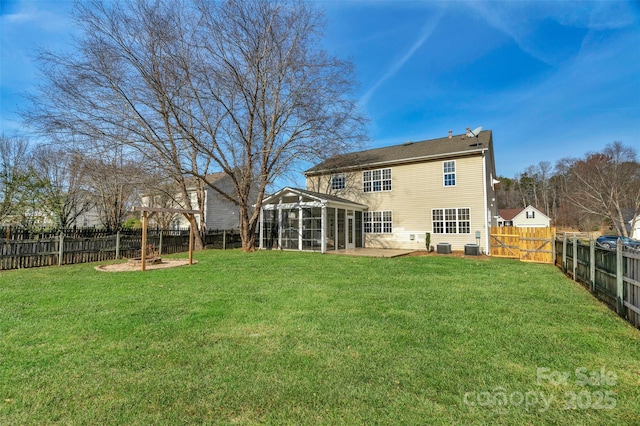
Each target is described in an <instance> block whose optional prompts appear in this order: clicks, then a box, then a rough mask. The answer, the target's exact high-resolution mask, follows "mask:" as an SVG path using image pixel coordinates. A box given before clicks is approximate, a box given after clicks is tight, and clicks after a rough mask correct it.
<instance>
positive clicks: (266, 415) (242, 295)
mask: <svg viewBox="0 0 640 426" xmlns="http://www.w3.org/2000/svg"><path fill="white" fill-rule="evenodd" d="M183 257H184V255H183ZM195 258H196V259H197V260H198V261H199V263H198V264H197V265H193V266H190V267H181V268H175V269H167V270H158V271H147V272H145V273H141V272H127V273H105V272H97V271H95V270H94V269H93V268H94V266H95V264H89V265H77V266H65V267H50V268H40V269H32V270H19V271H3V272H0V424H52V423H61V424H92V425H93V424H114V423H117V424H152V423H154V424H191V423H240V424H252V423H270V424H316V423H323V424H571V425H575V424H618V425H623V424H638V423H640V414H639V413H640V330H637V329H635V328H633V327H631V326H630V325H628V324H627V323H625V322H624V321H623V320H622V319H620V318H618V317H617V316H616V315H615V314H614V313H612V312H611V311H609V310H608V309H607V308H606V307H604V306H603V305H601V304H600V303H598V302H597V301H595V300H594V299H593V298H592V296H590V295H589V294H588V292H587V291H585V290H583V289H582V288H581V287H580V286H579V285H577V284H575V283H573V282H572V281H570V280H568V279H566V278H565V277H564V276H563V275H562V274H561V272H560V271H559V270H558V269H556V268H554V267H553V266H550V265H537V264H526V263H519V262H516V261H510V260H501V259H491V260H481V259H473V258H451V257H436V256H432V257H405V258H395V259H372V258H356V257H344V256H333V255H320V254H308V253H282V252H264V251H263V252H257V253H251V254H244V253H241V252H238V251H227V252H222V251H204V252H196V254H195ZM602 372H604V374H601V373H602Z"/></svg>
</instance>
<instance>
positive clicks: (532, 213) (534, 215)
mask: <svg viewBox="0 0 640 426" xmlns="http://www.w3.org/2000/svg"><path fill="white" fill-rule="evenodd" d="M526 214H527V219H535V218H536V212H533V211H528V212H527V213H526Z"/></svg>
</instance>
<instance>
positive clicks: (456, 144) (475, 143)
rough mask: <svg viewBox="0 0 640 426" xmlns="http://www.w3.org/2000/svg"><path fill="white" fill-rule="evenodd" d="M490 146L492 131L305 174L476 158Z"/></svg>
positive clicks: (391, 149)
mask: <svg viewBox="0 0 640 426" xmlns="http://www.w3.org/2000/svg"><path fill="white" fill-rule="evenodd" d="M492 143H493V137H492V132H491V130H485V131H482V132H480V134H479V135H478V137H477V138H474V137H468V136H467V135H466V134H462V135H456V136H452V137H451V138H449V137H444V138H439V139H430V140H425V141H420V142H407V143H404V144H400V145H394V146H388V147H384V148H376V149H369V150H366V151H358V152H352V153H348V154H341V155H335V156H333V157H331V158H329V159H328V160H325V161H323V162H322V163H320V164H317V165H315V166H313V167H311V168H310V169H308V170H307V171H306V172H305V174H306V175H313V174H319V173H323V172H326V171H337V170H347V169H359V168H369V167H371V168H372V167H376V166H384V165H390V164H396V163H406V162H416V161H426V160H430V159H437V158H446V157H457V156H463V155H470V154H474V153H476V154H477V153H480V152H482V151H485V150H487V149H492V146H491V145H492Z"/></svg>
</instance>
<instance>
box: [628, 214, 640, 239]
mask: <svg viewBox="0 0 640 426" xmlns="http://www.w3.org/2000/svg"><path fill="white" fill-rule="evenodd" d="M632 224H633V219H632V220H630V221H629V226H631V225H632ZM631 238H633V239H636V240H640V216H638V217H636V225H635V227H634V228H633V229H632V230H631Z"/></svg>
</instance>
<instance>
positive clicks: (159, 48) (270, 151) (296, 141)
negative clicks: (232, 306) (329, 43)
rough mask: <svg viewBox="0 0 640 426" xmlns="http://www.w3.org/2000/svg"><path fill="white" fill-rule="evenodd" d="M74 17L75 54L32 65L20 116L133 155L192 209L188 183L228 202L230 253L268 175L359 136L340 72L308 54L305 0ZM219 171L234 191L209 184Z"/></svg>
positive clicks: (125, 9) (310, 36) (163, 2)
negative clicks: (157, 171) (35, 83)
mask: <svg viewBox="0 0 640 426" xmlns="http://www.w3.org/2000/svg"><path fill="white" fill-rule="evenodd" d="M74 16H75V19H76V22H77V23H78V24H79V25H80V27H81V29H82V30H83V33H82V36H81V37H80V38H79V39H78V42H77V44H78V45H77V47H78V50H77V51H76V52H74V53H73V54H71V55H69V54H55V53H51V52H46V53H44V54H43V55H42V56H41V58H40V59H41V64H42V70H43V72H44V74H45V76H46V77H47V81H48V84H46V85H45V86H43V87H42V88H41V92H40V93H39V95H38V96H34V97H33V105H34V109H33V110H31V111H30V112H29V113H28V114H27V117H28V118H30V119H31V122H32V123H34V124H36V125H38V126H39V128H40V129H41V130H43V131H54V132H61V131H62V132H73V133H74V134H77V135H82V136H84V137H85V138H87V140H91V141H100V142H101V143H104V144H106V145H107V146H120V145H125V146H128V147H130V148H132V149H135V150H137V151H138V152H140V153H142V154H143V155H145V156H146V158H147V160H148V161H150V162H154V163H155V164H157V165H158V167H160V168H161V169H162V170H163V171H164V172H165V174H166V175H167V176H169V177H171V178H173V179H174V180H175V182H176V183H177V184H178V185H179V187H180V189H181V191H182V199H183V200H185V203H186V205H185V208H189V209H194V207H195V208H197V209H200V210H201V211H202V210H204V197H200V195H198V196H197V197H196V200H195V201H196V204H197V206H193V205H191V200H192V198H191V197H190V195H189V188H188V177H189V176H195V177H196V178H197V179H198V180H199V181H200V182H201V186H202V188H204V186H205V185H206V186H209V187H211V188H212V189H213V190H215V191H217V192H218V193H220V194H221V195H222V196H223V197H225V198H227V199H228V200H230V201H231V202H233V203H235V204H236V205H237V206H238V208H239V211H240V231H241V235H242V241H243V243H242V245H243V250H246V251H250V250H253V249H254V245H255V241H254V239H255V230H256V226H257V223H258V220H259V210H260V207H261V203H262V199H263V197H264V194H265V192H266V190H267V187H268V186H269V185H270V184H272V183H273V182H274V180H275V179H277V178H278V176H280V175H282V174H283V173H284V172H286V171H287V170H288V169H290V168H291V167H292V165H293V164H294V163H295V162H297V161H299V160H306V161H314V160H315V159H318V158H322V157H325V156H326V155H327V154H334V153H336V152H341V151H344V150H346V149H348V148H350V147H352V146H356V145H358V144H359V143H360V142H361V141H362V138H363V133H364V132H363V128H364V120H363V118H362V117H361V115H360V114H359V113H358V111H357V108H356V103H355V101H354V100H353V99H351V98H349V95H350V94H351V93H352V90H353V88H354V85H353V81H354V79H353V70H352V66H351V64H349V63H347V62H344V61H341V60H339V59H337V58H334V57H332V56H330V55H329V54H327V53H326V52H324V51H323V50H322V49H321V48H320V47H319V46H320V36H321V31H322V27H323V22H322V19H321V14H320V13H319V12H317V11H316V10H314V9H313V7H312V5H310V4H308V3H304V2H278V1H271V0H256V1H251V2H245V1H241V0H229V1H222V2H211V1H206V0H196V1H194V2H191V1H181V0H159V1H154V2H150V1H143V0H139V1H136V2H130V3H118V2H115V3H111V2H108V3H104V2H101V1H92V2H86V3H80V4H78V5H77V9H76V11H75V15H74ZM220 170H221V171H223V172H225V173H226V174H227V175H228V176H230V177H231V179H232V181H233V183H234V189H233V191H230V192H227V191H225V190H224V189H223V188H219V187H217V186H216V185H215V183H214V182H210V181H208V179H207V175H208V174H210V173H211V172H214V171H220ZM197 193H198V194H203V193H204V192H203V191H200V190H199V191H198V192H197ZM254 204H255V209H254V208H252V205H254Z"/></svg>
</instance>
